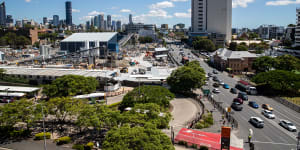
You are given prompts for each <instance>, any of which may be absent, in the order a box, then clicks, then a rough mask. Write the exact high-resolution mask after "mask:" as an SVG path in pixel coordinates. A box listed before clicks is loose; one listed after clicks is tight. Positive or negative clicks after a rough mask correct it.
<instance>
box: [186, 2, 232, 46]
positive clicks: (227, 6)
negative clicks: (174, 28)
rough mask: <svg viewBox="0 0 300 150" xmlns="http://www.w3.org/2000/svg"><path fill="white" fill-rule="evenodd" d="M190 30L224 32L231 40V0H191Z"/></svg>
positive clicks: (195, 31)
mask: <svg viewBox="0 0 300 150" xmlns="http://www.w3.org/2000/svg"><path fill="white" fill-rule="evenodd" d="M191 8H192V18H191V22H192V28H191V30H192V32H194V34H195V33H199V34H201V33H203V32H210V33H217V34H224V35H225V36H226V38H225V39H226V41H230V40H231V26H232V0H222V1H220V0H192V7H191Z"/></svg>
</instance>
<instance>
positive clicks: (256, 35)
mask: <svg viewBox="0 0 300 150" xmlns="http://www.w3.org/2000/svg"><path fill="white" fill-rule="evenodd" d="M256 38H258V34H257V33H254V32H251V33H249V39H250V40H253V39H256Z"/></svg>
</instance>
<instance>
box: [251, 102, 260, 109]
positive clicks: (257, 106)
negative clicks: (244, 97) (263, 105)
mask: <svg viewBox="0 0 300 150" xmlns="http://www.w3.org/2000/svg"><path fill="white" fill-rule="evenodd" d="M248 105H249V106H251V107H252V108H256V109H257V108H259V105H258V104H257V103H256V102H254V101H250V102H249V103H248Z"/></svg>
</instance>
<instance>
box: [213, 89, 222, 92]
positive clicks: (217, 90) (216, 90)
mask: <svg viewBox="0 0 300 150" xmlns="http://www.w3.org/2000/svg"><path fill="white" fill-rule="evenodd" d="M213 92H214V93H221V91H220V90H219V89H214V90H213Z"/></svg>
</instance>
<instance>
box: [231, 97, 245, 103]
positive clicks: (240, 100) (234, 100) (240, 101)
mask: <svg viewBox="0 0 300 150" xmlns="http://www.w3.org/2000/svg"><path fill="white" fill-rule="evenodd" d="M233 102H234V103H235V102H236V103H240V104H243V102H244V101H243V100H242V99H241V98H234V99H233Z"/></svg>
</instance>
